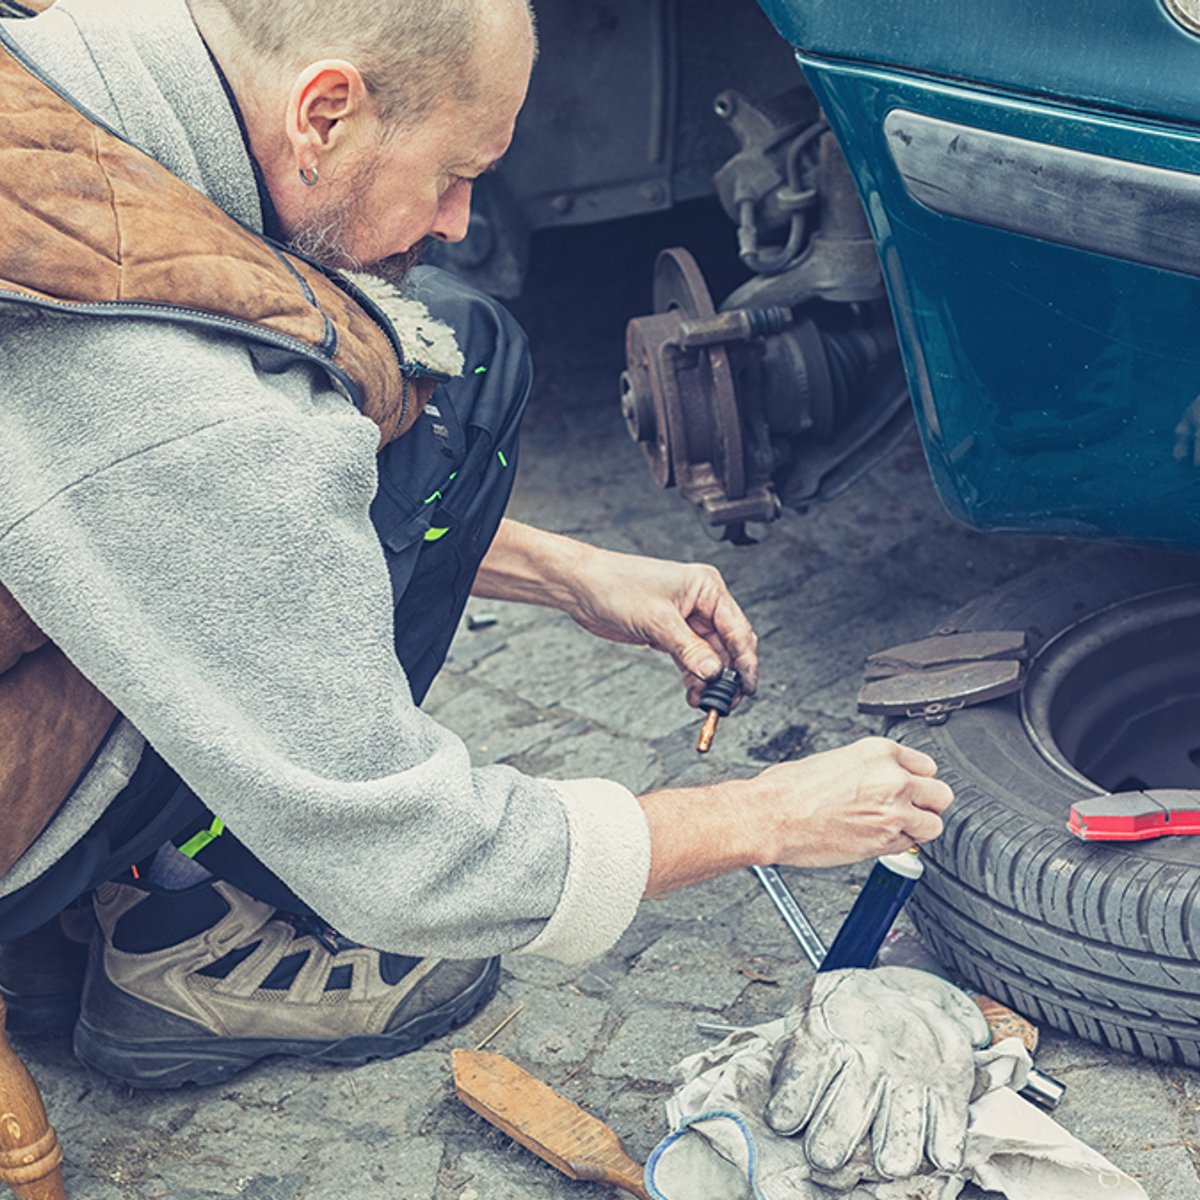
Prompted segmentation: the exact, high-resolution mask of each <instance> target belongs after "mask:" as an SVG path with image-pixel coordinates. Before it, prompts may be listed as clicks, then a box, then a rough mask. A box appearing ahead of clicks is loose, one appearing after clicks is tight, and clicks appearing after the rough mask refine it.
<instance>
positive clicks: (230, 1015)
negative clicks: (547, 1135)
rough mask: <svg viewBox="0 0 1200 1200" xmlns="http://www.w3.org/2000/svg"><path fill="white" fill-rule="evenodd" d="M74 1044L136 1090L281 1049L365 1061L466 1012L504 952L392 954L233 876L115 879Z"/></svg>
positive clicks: (481, 998)
mask: <svg viewBox="0 0 1200 1200" xmlns="http://www.w3.org/2000/svg"><path fill="white" fill-rule="evenodd" d="M95 908H96V920H97V924H98V926H99V928H98V929H97V931H96V934H95V936H94V937H93V939H92V947H91V954H90V957H89V960H88V969H87V975H86V978H85V980H84V987H83V1005H82V1009H81V1011H80V1014H79V1021H78V1023H77V1024H76V1026H75V1054H76V1057H77V1058H79V1060H80V1061H81V1062H83V1063H85V1064H87V1066H89V1067H94V1068H95V1069H96V1070H97V1071H100V1072H101V1073H102V1074H104V1075H107V1076H109V1077H110V1078H112V1079H116V1080H118V1081H120V1082H121V1083H126V1084H129V1085H130V1086H131V1087H141V1088H168V1087H177V1086H178V1085H180V1084H183V1083H200V1084H205V1083H216V1082H217V1081H219V1080H222V1079H226V1078H228V1077H229V1076H230V1075H233V1074H234V1073H236V1072H237V1071H241V1070H243V1069H244V1068H245V1067H248V1066H250V1065H251V1063H255V1062H258V1060H259V1059H263V1058H270V1057H271V1056H273V1055H290V1056H293V1057H299V1058H308V1059H319V1060H320V1061H322V1062H328V1063H337V1064H339V1065H343V1066H357V1065H359V1064H361V1063H365V1062H367V1061H369V1060H370V1059H373V1058H392V1057H395V1056H396V1055H398V1054H404V1053H406V1052H408V1051H409V1050H415V1049H417V1047H418V1046H422V1045H424V1044H425V1043H426V1042H427V1041H429V1040H430V1039H431V1038H435V1037H438V1036H440V1035H441V1034H443V1033H447V1032H449V1031H450V1030H451V1029H453V1028H455V1027H456V1026H458V1025H461V1024H463V1023H464V1022H466V1021H468V1020H469V1019H470V1018H471V1017H472V1016H474V1015H475V1013H476V1012H478V1011H479V1009H480V1008H482V1007H483V1005H484V1004H486V1003H487V1001H488V1000H490V999H491V997H492V995H493V994H494V992H495V990H496V984H497V981H498V979H499V975H500V961H499V959H495V958H492V959H476V960H473V961H469V962H454V961H450V960H448V959H436V958H409V957H406V956H404V955H400V954H384V953H382V952H380V951H378V950H371V949H368V948H367V947H366V946H360V945H358V944H356V943H354V942H350V941H348V940H347V939H345V938H343V937H342V936H341V935H339V934H337V933H335V932H334V931H332V930H330V929H327V928H325V927H324V926H322V925H321V923H320V922H318V921H316V920H310V919H307V918H303V917H296V916H292V915H290V914H286V913H283V912H280V911H278V910H277V909H275V908H273V907H272V906H271V905H269V904H263V903H261V902H260V901H258V900H254V899H252V898H251V897H250V896H247V895H246V894H245V893H244V892H241V891H239V890H238V889H237V888H235V887H233V886H232V885H231V884H228V883H224V882H221V881H219V880H209V881H206V882H204V883H202V884H197V885H196V886H194V887H190V888H188V889H186V890H185V891H179V892H161V891H144V890H142V889H140V888H135V887H131V886H129V885H127V884H120V883H107V884H104V885H102V886H101V887H100V888H98V889H97V890H96V898H95Z"/></svg>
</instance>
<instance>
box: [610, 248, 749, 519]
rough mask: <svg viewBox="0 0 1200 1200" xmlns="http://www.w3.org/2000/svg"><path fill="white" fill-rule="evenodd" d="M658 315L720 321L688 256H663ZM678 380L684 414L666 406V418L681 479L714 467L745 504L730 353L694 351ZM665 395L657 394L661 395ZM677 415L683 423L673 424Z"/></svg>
mask: <svg viewBox="0 0 1200 1200" xmlns="http://www.w3.org/2000/svg"><path fill="white" fill-rule="evenodd" d="M654 309H655V312H656V313H659V314H667V313H676V314H678V316H679V317H681V318H683V319H684V320H687V319H704V318H708V317H713V316H715V315H716V308H715V307H714V306H713V302H712V295H711V293H710V292H709V290H708V285H707V284H706V283H705V281H704V275H703V274H702V273H701V271H700V267H699V265H698V264H697V262H696V260H695V259H694V258H693V257H692V255H691V254H690V253H689V252H688V251H687V250H684V249H682V248H680V247H675V248H673V249H670V250H664V251H663V252H662V253H661V254H660V255H659V256H658V262H657V263H656V264H655V267H654ZM631 361H632V360H631ZM674 376H675V383H676V385H677V386H676V387H675V388H673V389H670V391H671V392H674V395H675V397H676V398H677V400H678V414H674V413H672V412H671V411H670V407H673V406H664V407H665V412H664V414H663V415H664V416H665V417H666V418H667V420H668V424H669V428H668V432H667V439H666V440H667V444H668V452H669V455H670V459H671V465H672V468H673V474H674V476H675V478H676V479H679V480H686V479H688V478H689V477H690V473H691V468H692V467H694V466H697V467H702V466H703V465H704V464H711V467H712V471H713V473H714V474H715V475H716V478H717V481H718V482H719V483H720V485H721V489H722V491H723V492H724V494H725V496H726V497H728V498H729V499H730V500H736V499H740V498H741V497H743V496H745V494H746V471H745V460H744V454H743V447H742V426H741V419H740V416H739V414H738V406H737V393H736V390H735V388H734V382H733V369H732V366H731V364H730V361H729V351H728V350H727V349H726V348H725V347H724V346H723V345H719V344H715V345H710V346H705V347H703V348H699V349H695V350H691V351H689V352H687V354H686V355H680V356H678V357H677V358H676V361H675V370H674ZM661 392H662V389H658V388H656V389H655V394H656V395H659V394H661ZM676 415H677V422H675V421H672V420H671V418H672V417H673V416H676ZM660 428H661V426H660ZM652 469H653V468H652Z"/></svg>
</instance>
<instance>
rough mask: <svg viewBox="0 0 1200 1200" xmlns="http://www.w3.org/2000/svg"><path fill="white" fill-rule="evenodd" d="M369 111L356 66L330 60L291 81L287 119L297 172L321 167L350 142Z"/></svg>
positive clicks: (312, 66)
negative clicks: (351, 131)
mask: <svg viewBox="0 0 1200 1200" xmlns="http://www.w3.org/2000/svg"><path fill="white" fill-rule="evenodd" d="M366 108H367V88H366V84H365V83H363V78H362V75H361V74H360V73H359V70H358V68H357V67H356V66H355V65H354V64H353V63H350V62H346V61H345V60H344V59H337V58H327V59H322V60H320V61H319V62H314V63H310V64H309V65H308V66H307V67H305V68H304V70H303V71H301V72H300V73H299V74H298V75H297V76H296V78H295V80H293V82H292V88H291V91H290V93H289V94H288V104H287V113H286V117H285V120H286V125H287V138H288V142H289V143H290V145H291V147H292V153H293V155H294V156H295V160H296V167H297V169H299V170H300V171H305V172H306V171H310V170H312V169H314V168H316V167H318V166H319V165H320V163H321V161H322V159H323V158H324V156H325V155H326V154H328V153H329V151H331V150H337V149H338V148H339V147H340V146H341V145H342V144H343V143H344V142H345V141H346V140H347V137H348V135H349V132H350V129H351V128H352V126H353V124H354V123H355V121H354V119H355V118H358V119H359V121H361V120H362V118H363V116H364V115H365V112H366Z"/></svg>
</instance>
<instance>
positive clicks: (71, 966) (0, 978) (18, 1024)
mask: <svg viewBox="0 0 1200 1200" xmlns="http://www.w3.org/2000/svg"><path fill="white" fill-rule="evenodd" d="M92 924H93V922H92V914H91V907H90V903H89V906H88V908H87V909H82V910H75V909H72V910H70V911H69V912H65V913H62V914H60V915H59V916H57V917H54V918H52V919H51V920H49V921H47V922H46V924H45V925H42V926H40V927H39V928H37V929H35V930H33V932H32V933H27V934H25V936H24V937H20V938H17V939H16V940H15V941H11V942H0V994H2V995H3V996H4V1004H5V1006H6V1008H7V1009H8V1032H9V1033H16V1034H26V1035H34V1036H50V1035H54V1034H64V1033H70V1032H71V1027H72V1026H73V1025H74V1024H75V1018H76V1017H77V1016H78V1015H79V992H80V989H81V988H82V987H83V969H84V965H85V964H86V962H87V943H88V938H89V936H90V934H91V928H92Z"/></svg>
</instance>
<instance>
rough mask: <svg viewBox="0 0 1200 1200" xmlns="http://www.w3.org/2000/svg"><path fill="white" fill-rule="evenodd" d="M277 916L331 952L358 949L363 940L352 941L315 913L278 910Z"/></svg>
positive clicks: (337, 952)
mask: <svg viewBox="0 0 1200 1200" xmlns="http://www.w3.org/2000/svg"><path fill="white" fill-rule="evenodd" d="M275 915H276V917H277V918H278V919H279V920H281V921H285V922H286V923H287V924H288V925H290V926H291V927H292V928H293V929H294V930H295V931H296V933H297V934H299V935H300V936H301V937H311V938H312V939H313V940H314V941H316V942H317V943H318V944H319V945H321V946H323V947H324V948H325V949H326V950H328V951H329V953H330V954H339V953H341V951H343V950H357V949H359V948H360V947H361V946H362V943H361V942H352V941H351V940H350V939H349V938H348V937H345V936H344V935H342V934H340V933H338V931H337V930H336V929H334V928H333V926H332V925H330V924H329V923H328V922H327V921H323V920H322V919H321V918H320V917H318V916H317V915H316V914H315V913H289V912H279V911H276V914H275Z"/></svg>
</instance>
